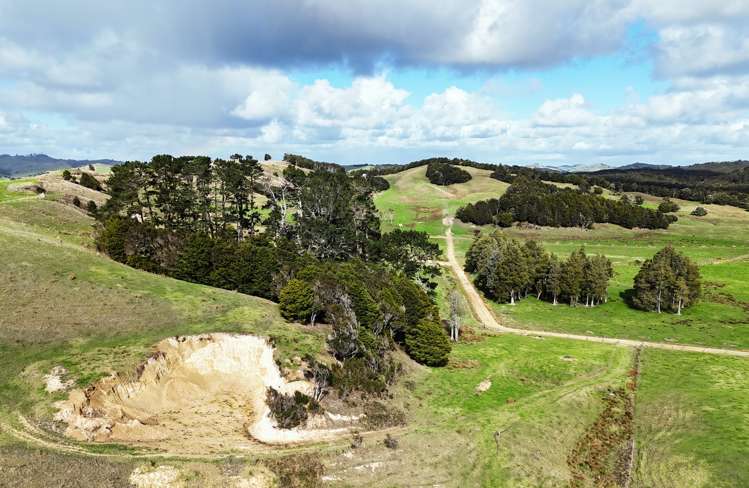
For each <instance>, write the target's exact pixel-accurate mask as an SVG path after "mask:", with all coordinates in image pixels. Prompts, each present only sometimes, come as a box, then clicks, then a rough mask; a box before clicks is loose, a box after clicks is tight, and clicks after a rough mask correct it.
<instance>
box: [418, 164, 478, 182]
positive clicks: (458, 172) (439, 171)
mask: <svg viewBox="0 0 749 488" xmlns="http://www.w3.org/2000/svg"><path fill="white" fill-rule="evenodd" d="M427 178H429V181H430V182H431V183H432V184H435V185H443V186H446V185H452V184H453V183H465V182H466V181H469V180H470V179H471V174H470V173H469V172H468V171H466V170H464V169H461V168H458V167H457V166H453V165H452V164H447V163H441V162H434V163H429V165H428V166H427Z"/></svg>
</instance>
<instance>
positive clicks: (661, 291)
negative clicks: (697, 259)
mask: <svg viewBox="0 0 749 488" xmlns="http://www.w3.org/2000/svg"><path fill="white" fill-rule="evenodd" d="M700 293H701V285H700V274H699V269H698V268H697V266H696V265H695V264H694V263H693V262H692V261H691V260H690V259H689V258H687V257H686V256H684V255H683V254H681V253H679V252H678V251H676V250H675V249H674V248H673V247H672V246H670V245H669V246H666V247H665V248H663V249H661V250H660V251H658V252H657V253H656V254H655V255H654V256H653V257H652V258H651V259H648V260H646V261H645V262H644V263H643V264H642V267H641V268H640V271H639V272H638V273H637V275H636V276H635V280H634V296H633V299H632V304H633V305H634V306H635V307H637V308H640V309H642V310H649V311H655V312H657V313H661V312H663V311H670V312H676V313H677V314H681V311H682V309H684V308H686V307H689V306H690V305H692V304H693V303H694V302H695V301H696V300H697V299H698V298H699V296H700Z"/></svg>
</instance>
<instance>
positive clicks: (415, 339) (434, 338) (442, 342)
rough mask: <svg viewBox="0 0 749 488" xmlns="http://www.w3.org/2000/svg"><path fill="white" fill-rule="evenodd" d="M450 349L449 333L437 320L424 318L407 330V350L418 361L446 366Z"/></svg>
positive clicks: (428, 364)
mask: <svg viewBox="0 0 749 488" xmlns="http://www.w3.org/2000/svg"><path fill="white" fill-rule="evenodd" d="M450 349H451V346H450V341H449V340H448V338H447V334H445V331H444V330H443V329H442V326H441V325H440V324H438V323H437V322H434V321H432V320H422V321H421V322H419V323H418V324H416V325H415V326H413V327H411V328H409V329H408V330H407V331H406V352H408V355H409V356H411V358H412V359H413V360H414V361H416V362H418V363H421V364H426V365H427V366H444V365H446V364H447V358H448V356H449V355H450Z"/></svg>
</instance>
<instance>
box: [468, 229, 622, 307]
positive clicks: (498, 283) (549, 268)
mask: <svg viewBox="0 0 749 488" xmlns="http://www.w3.org/2000/svg"><path fill="white" fill-rule="evenodd" d="M466 271H469V272H473V273H475V275H476V280H475V283H476V286H477V287H478V288H479V289H480V290H482V291H483V292H484V293H485V294H486V295H487V296H488V297H489V298H492V299H494V300H496V301H499V302H503V303H510V304H514V303H515V302H516V301H517V300H518V299H520V298H523V297H525V296H527V295H528V294H530V293H534V294H535V295H536V297H537V298H539V299H542V298H546V299H548V300H551V301H552V303H554V304H555V305H556V304H557V303H558V301H559V300H560V299H564V300H567V301H568V302H569V304H570V305H571V306H575V305H578V304H580V303H584V304H585V306H586V307H587V306H591V307H592V306H596V305H598V304H600V303H602V302H605V301H606V297H607V294H608V283H609V280H610V278H611V277H612V276H613V268H612V266H611V262H610V261H609V260H608V259H607V258H606V257H605V256H592V257H589V256H587V255H586V254H585V250H584V249H582V248H581V249H578V250H576V251H574V252H573V253H572V254H571V255H570V256H569V258H568V259H567V260H565V261H564V262H560V261H559V259H558V258H557V257H556V256H555V255H553V254H549V253H548V252H547V251H546V250H544V249H543V247H542V246H541V245H540V244H538V243H536V242H533V241H528V242H526V243H525V244H520V243H519V242H518V241H516V240H514V239H509V238H507V237H505V236H503V235H502V234H501V233H499V232H494V233H492V234H489V235H483V236H480V237H478V238H477V239H476V240H475V241H474V242H473V244H472V245H471V247H470V249H469V250H468V253H467V254H466Z"/></svg>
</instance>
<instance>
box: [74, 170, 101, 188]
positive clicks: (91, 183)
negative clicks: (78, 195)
mask: <svg viewBox="0 0 749 488" xmlns="http://www.w3.org/2000/svg"><path fill="white" fill-rule="evenodd" d="M78 184H79V185H81V186H85V187H86V188H90V189H92V190H96V191H101V190H102V188H101V184H100V183H99V180H97V179H96V178H94V177H93V176H91V175H90V174H89V173H86V172H85V171H84V172H82V173H81V180H80V181H79V182H78Z"/></svg>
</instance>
